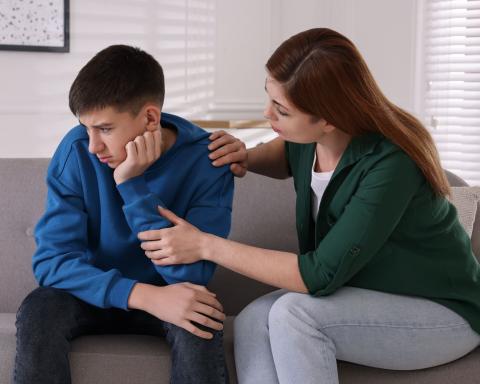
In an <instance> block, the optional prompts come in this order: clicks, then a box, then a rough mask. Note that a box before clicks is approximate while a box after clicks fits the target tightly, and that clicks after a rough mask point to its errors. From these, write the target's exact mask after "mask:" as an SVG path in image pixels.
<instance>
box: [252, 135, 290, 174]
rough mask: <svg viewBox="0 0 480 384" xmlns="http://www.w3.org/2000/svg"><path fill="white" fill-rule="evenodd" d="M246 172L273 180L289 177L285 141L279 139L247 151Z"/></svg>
mask: <svg viewBox="0 0 480 384" xmlns="http://www.w3.org/2000/svg"><path fill="white" fill-rule="evenodd" d="M247 152H248V170H249V171H250V172H254V173H258V174H260V175H264V176H268V177H273V178H275V179H286V178H288V177H290V176H291V175H290V171H289V168H288V162H287V156H286V153H285V141H284V140H283V139H281V138H280V137H277V138H276V139H273V140H272V141H269V142H268V143H265V144H260V145H259V146H257V147H254V148H251V149H249V150H248V151H247Z"/></svg>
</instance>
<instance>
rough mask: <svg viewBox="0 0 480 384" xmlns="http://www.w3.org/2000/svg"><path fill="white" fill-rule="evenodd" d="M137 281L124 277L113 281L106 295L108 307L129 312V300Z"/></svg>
mask: <svg viewBox="0 0 480 384" xmlns="http://www.w3.org/2000/svg"><path fill="white" fill-rule="evenodd" d="M136 283H137V280H131V279H126V278H124V277H121V278H118V279H117V280H115V281H113V282H112V284H111V285H110V287H109V290H108V292H107V295H106V300H105V301H106V306H107V308H109V307H114V308H120V309H125V310H128V298H129V296H130V292H131V291H132V289H133V286H134V285H135V284H136Z"/></svg>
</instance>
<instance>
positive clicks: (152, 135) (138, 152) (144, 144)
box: [113, 129, 162, 185]
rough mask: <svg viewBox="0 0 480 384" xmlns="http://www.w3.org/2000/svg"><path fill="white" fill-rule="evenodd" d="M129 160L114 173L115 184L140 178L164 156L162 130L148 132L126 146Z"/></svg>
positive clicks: (121, 164)
mask: <svg viewBox="0 0 480 384" xmlns="http://www.w3.org/2000/svg"><path fill="white" fill-rule="evenodd" d="M125 150H126V151H127V158H126V159H125V160H124V161H123V162H122V163H120V164H119V165H118V166H117V167H116V168H115V171H114V172H113V178H114V179H115V183H116V184H117V185H118V184H121V183H123V182H124V181H127V180H128V179H131V178H133V177H136V176H140V175H141V174H143V172H145V171H146V170H147V168H148V167H149V166H150V165H152V164H153V163H154V162H155V161H156V160H157V159H158V158H159V157H160V155H161V154H162V133H161V130H160V129H156V130H155V131H153V132H150V131H147V132H145V133H144V134H143V135H141V136H137V137H136V138H135V139H134V140H133V141H129V142H128V143H127V145H126V146H125Z"/></svg>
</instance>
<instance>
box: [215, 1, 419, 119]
mask: <svg viewBox="0 0 480 384" xmlns="http://www.w3.org/2000/svg"><path fill="white" fill-rule="evenodd" d="M417 1H421V0H388V1H385V0H361V1H359V0H297V1H295V0H263V1H260V2H259V1H255V0H243V1H238V0H218V1H217V8H218V11H219V19H218V21H217V49H216V55H217V68H216V83H215V99H216V103H215V105H214V108H213V109H212V111H211V112H212V113H211V116H212V117H222V118H228V117H229V116H232V115H233V116H236V117H238V118H247V117H249V116H252V115H253V116H256V117H259V118H260V117H261V116H262V105H263V102H264V90H263V86H264V79H265V72H264V64H265V62H266V61H267V59H268V57H269V56H270V54H271V53H272V52H273V51H274V49H275V48H276V47H277V46H278V45H279V44H280V43H281V42H282V41H284V40H285V39H286V38H288V37H290V36H291V35H293V34H295V33H298V32H300V31H303V30H305V29H308V28H313V27H328V28H332V29H335V30H337V31H339V32H341V33H343V34H345V35H346V36H347V37H349V38H350V39H351V40H352V41H353V42H354V43H355V44H356V45H357V47H358V48H359V49H360V51H361V52H362V54H363V55H364V57H365V59H366V61H367V63H368V64H369V66H370V69H371V70H372V72H373V74H374V76H375V78H376V79H377V81H378V83H379V84H380V86H381V88H382V89H383V91H384V92H385V93H386V95H387V97H389V98H390V99H391V100H392V101H393V102H395V103H397V104H399V105H400V106H402V107H404V108H406V109H407V110H409V111H411V112H413V109H414V108H413V107H414V83H415V49H416V25H417Z"/></svg>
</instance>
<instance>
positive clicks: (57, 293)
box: [16, 287, 70, 331]
mask: <svg viewBox="0 0 480 384" xmlns="http://www.w3.org/2000/svg"><path fill="white" fill-rule="evenodd" d="M67 295H69V294H68V293H66V292H64V291H61V290H59V289H56V288H51V287H38V288H36V289H35V290H33V291H32V292H30V293H29V294H28V295H27V296H26V297H25V299H24V300H23V302H22V304H21V305H20V307H19V309H18V312H17V320H16V326H17V329H19V328H20V327H22V326H25V327H29V328H35V329H37V330H38V331H40V329H39V328H41V327H42V324H49V326H50V327H54V326H55V320H56V319H59V318H61V314H62V313H65V312H66V311H68V305H65V304H66V303H67V302H68V300H70V298H69V297H68V296H67Z"/></svg>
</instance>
